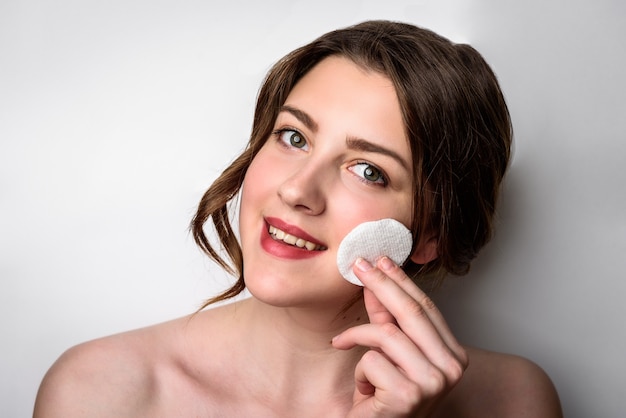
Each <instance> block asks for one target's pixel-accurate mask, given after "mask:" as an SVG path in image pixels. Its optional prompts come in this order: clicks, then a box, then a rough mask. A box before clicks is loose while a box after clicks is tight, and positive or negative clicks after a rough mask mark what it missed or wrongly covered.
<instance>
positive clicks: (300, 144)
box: [275, 129, 308, 151]
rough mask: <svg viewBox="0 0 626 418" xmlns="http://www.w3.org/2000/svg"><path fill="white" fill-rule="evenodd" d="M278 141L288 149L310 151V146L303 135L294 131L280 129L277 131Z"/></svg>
mask: <svg viewBox="0 0 626 418" xmlns="http://www.w3.org/2000/svg"><path fill="white" fill-rule="evenodd" d="M275 134H276V135H278V139H279V140H280V141H281V142H282V143H283V144H285V146H287V147H294V148H298V149H302V150H305V151H306V150H307V149H308V144H307V143H306V140H305V139H304V137H303V136H302V134H301V133H300V132H298V131H296V130H293V129H279V130H278V131H275Z"/></svg>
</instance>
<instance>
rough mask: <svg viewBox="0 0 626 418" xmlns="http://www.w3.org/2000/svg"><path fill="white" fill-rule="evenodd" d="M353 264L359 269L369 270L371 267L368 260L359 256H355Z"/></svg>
mask: <svg viewBox="0 0 626 418" xmlns="http://www.w3.org/2000/svg"><path fill="white" fill-rule="evenodd" d="M354 264H356V267H357V268H358V269H359V270H361V271H369V270H371V269H372V268H373V267H372V265H371V264H370V263H369V261H367V260H366V259H364V258H361V257H359V258H357V259H356V261H355V262H354Z"/></svg>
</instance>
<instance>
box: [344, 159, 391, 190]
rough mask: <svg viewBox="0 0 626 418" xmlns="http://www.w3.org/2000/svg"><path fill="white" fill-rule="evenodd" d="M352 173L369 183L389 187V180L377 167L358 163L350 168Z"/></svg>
mask: <svg viewBox="0 0 626 418" xmlns="http://www.w3.org/2000/svg"><path fill="white" fill-rule="evenodd" d="M350 171H352V172H353V173H354V174H356V175H357V176H359V177H362V178H363V179H364V180H365V181H367V182H369V183H375V184H380V185H382V186H386V185H387V179H386V178H385V176H384V175H383V173H382V172H381V171H380V170H379V169H378V168H377V167H375V166H373V165H371V164H369V163H357V164H355V165H353V166H352V167H350Z"/></svg>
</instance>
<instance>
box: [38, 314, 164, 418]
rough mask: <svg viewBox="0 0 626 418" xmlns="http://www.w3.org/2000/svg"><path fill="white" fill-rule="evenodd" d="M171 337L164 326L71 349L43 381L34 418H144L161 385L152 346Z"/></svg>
mask: <svg viewBox="0 0 626 418" xmlns="http://www.w3.org/2000/svg"><path fill="white" fill-rule="evenodd" d="M168 332H169V330H168V325H167V323H166V324H160V325H157V326H153V327H150V328H145V329H139V330H135V331H129V332H125V333H121V334H117V335H113V336H108V337H104V338H100V339H97V340H93V341H89V342H86V343H82V344H79V345H77V346H75V347H72V348H70V349H69V350H67V351H66V352H65V353H63V354H62V355H61V357H59V359H58V360H57V361H56V362H55V363H54V364H53V365H52V367H51V368H50V370H48V372H47V373H46V375H45V377H44V378H43V381H42V383H41V385H40V388H39V392H38V394H37V399H36V402H35V411H34V417H35V418H43V417H45V418H48V417H50V418H54V417H78V416H90V417H113V416H138V417H140V416H145V415H146V414H147V413H148V410H149V409H150V406H151V404H152V400H153V399H154V398H155V391H156V387H157V386H158V385H157V370H156V368H155V364H157V363H158V362H159V360H158V357H159V355H160V354H159V353H158V351H156V350H155V348H154V347H158V344H156V343H157V341H156V340H159V339H163V338H162V334H164V333H168Z"/></svg>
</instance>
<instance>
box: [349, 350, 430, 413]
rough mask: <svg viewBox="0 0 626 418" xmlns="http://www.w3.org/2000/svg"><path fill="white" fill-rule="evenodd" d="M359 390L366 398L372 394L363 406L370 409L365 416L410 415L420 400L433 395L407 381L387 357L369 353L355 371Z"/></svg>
mask: <svg viewBox="0 0 626 418" xmlns="http://www.w3.org/2000/svg"><path fill="white" fill-rule="evenodd" d="M354 378H355V385H356V389H357V390H358V391H359V392H360V393H361V394H362V395H371V394H372V387H373V388H375V391H374V392H373V394H374V396H372V397H369V398H368V399H367V400H366V401H365V402H363V404H361V405H359V406H360V407H361V408H359V409H361V410H363V409H366V408H367V409H369V414H367V415H363V416H372V415H371V414H372V412H375V413H376V415H375V416H385V417H386V416H396V414H397V415H402V416H404V415H405V414H408V413H410V412H411V411H412V410H414V409H415V407H416V406H417V405H419V404H420V401H421V400H422V399H423V398H425V397H428V396H430V395H432V394H433V393H432V392H431V391H430V390H429V389H428V388H425V387H420V385H419V384H416V383H415V382H413V381H411V380H410V379H407V377H406V376H404V375H403V374H402V373H401V372H400V371H399V370H398V369H397V368H396V367H395V366H394V365H393V364H392V363H391V362H389V360H388V359H387V358H385V356H384V355H382V354H381V353H378V352H376V351H368V352H367V353H365V354H364V355H363V357H362V358H361V360H360V361H359V363H358V364H357V366H356V368H355V372H354Z"/></svg>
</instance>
